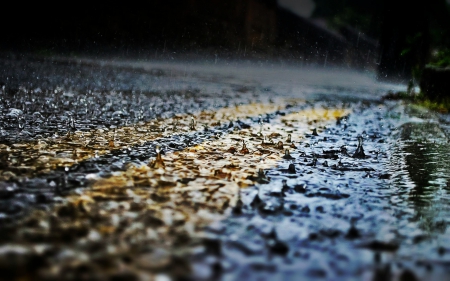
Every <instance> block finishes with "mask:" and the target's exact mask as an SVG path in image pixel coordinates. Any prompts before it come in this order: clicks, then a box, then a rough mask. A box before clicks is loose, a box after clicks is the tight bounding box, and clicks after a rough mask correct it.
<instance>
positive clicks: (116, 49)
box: [0, 0, 450, 82]
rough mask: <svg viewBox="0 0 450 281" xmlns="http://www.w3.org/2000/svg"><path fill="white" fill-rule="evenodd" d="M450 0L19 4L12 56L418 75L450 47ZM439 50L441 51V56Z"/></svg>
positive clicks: (11, 27) (10, 20)
mask: <svg viewBox="0 0 450 281" xmlns="http://www.w3.org/2000/svg"><path fill="white" fill-rule="evenodd" d="M449 3H450V1H449V0H428V1H406V0H397V1H387V0H378V1H377V0H366V1H358V0H343V1H333V0H227V1H221V0H154V1H148V2H147V3H139V4H138V3H124V2H120V3H114V4H113V3H108V4H98V3H89V5H87V4H79V3H76V2H69V3H64V4H62V3H60V4H54V5H44V4H43V3H41V2H35V3H34V4H25V3H22V2H20V3H16V4H15V7H13V8H10V9H4V10H3V11H2V13H1V15H0V23H1V28H2V32H1V34H2V35H1V39H0V40H1V41H0V49H1V51H2V52H3V53H8V52H15V53H34V54H41V55H54V54H66V55H67V54H69V55H75V56H76V55H86V54H91V55H96V56H103V57H107V56H110V55H120V56H125V57H134V58H146V59H159V60H163V59H186V60H190V59H192V60H198V59H207V60H216V61H217V60H222V61H223V60H242V59H248V60H259V61H260V60H263V61H265V60H275V61H276V60H282V61H283V62H292V63H296V64H301V65H317V66H325V67H329V66H346V67H351V68H356V69H369V70H374V71H377V74H378V78H379V79H388V80H398V81H403V82H404V81H408V80H410V79H412V78H414V76H417V73H419V72H420V71H421V69H423V67H424V65H426V64H427V63H429V62H430V61H431V60H433V59H435V60H439V59H442V58H434V57H436V56H438V54H443V53H446V52H447V53H448V51H447V49H448V46H450V16H449V11H450V8H449ZM433 56H434V57H433Z"/></svg>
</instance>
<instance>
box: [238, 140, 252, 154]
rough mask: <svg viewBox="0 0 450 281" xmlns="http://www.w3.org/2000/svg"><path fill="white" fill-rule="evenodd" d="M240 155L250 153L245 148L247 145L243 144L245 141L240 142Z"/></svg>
mask: <svg viewBox="0 0 450 281" xmlns="http://www.w3.org/2000/svg"><path fill="white" fill-rule="evenodd" d="M239 153H241V154H248V153H250V151H249V150H248V148H247V145H246V144H245V141H244V140H242V149H241V150H240V151H239Z"/></svg>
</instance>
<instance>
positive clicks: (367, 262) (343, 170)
mask: <svg viewBox="0 0 450 281" xmlns="http://www.w3.org/2000/svg"><path fill="white" fill-rule="evenodd" d="M56 62H57V63H56V64H53V63H52V62H49V61H47V62H46V61H43V62H41V61H36V60H31V61H26V60H16V61H15V60H14V59H11V60H3V61H1V63H2V65H4V66H7V67H8V68H3V69H4V70H3V72H2V73H0V74H1V75H0V80H1V81H0V82H2V81H7V83H5V84H6V86H5V87H4V88H2V89H1V97H0V98H1V100H0V111H1V115H0V121H1V128H0V140H1V142H0V157H1V160H2V161H1V163H0V170H1V171H0V177H1V182H0V228H1V234H0V270H1V271H2V272H3V273H4V275H3V276H0V280H1V279H2V278H6V279H22V280H32V279H45V280H61V279H67V280H78V279H82V278H88V279H90V280H111V279H113V280H172V279H173V280H191V279H192V280H244V279H245V280H299V279H306V280H377V281H378V280H445V279H448V277H449V276H450V272H449V269H448V268H450V254H449V252H450V248H449V247H448V245H450V232H449V231H450V230H449V228H448V224H449V223H450V221H449V219H448V218H449V214H450V204H449V203H450V202H449V201H450V196H449V190H450V188H449V186H450V184H449V179H450V173H449V171H448V165H449V164H448V163H449V161H448V159H449V152H450V147H449V143H448V137H447V133H446V132H445V131H444V130H443V129H442V127H441V126H440V124H439V122H438V121H437V120H438V119H437V118H436V117H435V116H434V115H433V114H431V113H429V112H426V111H424V110H420V109H417V108H415V107H411V106H409V105H404V104H402V103H401V102H398V101H395V102H390V101H384V102H382V101H381V100H379V99H378V97H379V94H380V93H384V91H386V89H388V88H389V87H390V86H389V85H383V84H377V83H375V82H373V81H371V80H370V79H369V77H368V76H364V75H361V74H357V73H352V72H342V73H341V74H339V71H336V70H333V71H328V70H327V71H319V70H317V69H314V70H311V69H309V70H308V69H296V68H295V67H285V68H283V67H280V66H278V67H274V66H271V67H268V68H261V67H256V68H255V67H254V68H252V67H250V66H248V65H247V66H245V68H239V67H237V66H233V65H226V66H225V65H224V66H223V67H220V66H205V65H201V64H193V65H182V64H181V65H177V64H167V63H159V64H158V63H156V64H151V63H142V62H125V61H119V62H99V61H96V60H83V61H80V63H77V62H74V61H71V60H68V61H66V62H64V60H61V59H60V60H57V61H56ZM241 66H242V65H241ZM322 72H323V73H322ZM339 75H341V76H339ZM37 77H39V78H37ZM296 77H300V78H299V80H298V81H294V82H293V80H295V78H296ZM339 77H340V78H342V79H341V80H340V79H339ZM344 78H345V79H344ZM351 79H354V80H355V81H356V80H357V81H358V82H353V81H352V80H351ZM8 81H9V82H8Z"/></svg>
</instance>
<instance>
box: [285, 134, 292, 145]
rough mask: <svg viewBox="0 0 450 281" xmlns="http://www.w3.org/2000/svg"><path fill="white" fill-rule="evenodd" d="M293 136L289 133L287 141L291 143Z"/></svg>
mask: <svg viewBox="0 0 450 281" xmlns="http://www.w3.org/2000/svg"><path fill="white" fill-rule="evenodd" d="M291 137H292V136H291V134H288V136H287V140H286V142H287V143H291V142H292V140H291Z"/></svg>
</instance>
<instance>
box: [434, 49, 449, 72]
mask: <svg viewBox="0 0 450 281" xmlns="http://www.w3.org/2000/svg"><path fill="white" fill-rule="evenodd" d="M429 64H430V65H433V66H437V67H450V49H448V48H446V49H441V50H438V51H435V52H434V53H433V55H432V57H431V60H430V63H429Z"/></svg>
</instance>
